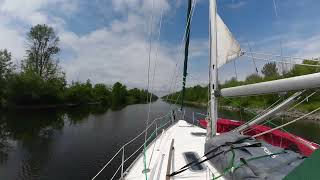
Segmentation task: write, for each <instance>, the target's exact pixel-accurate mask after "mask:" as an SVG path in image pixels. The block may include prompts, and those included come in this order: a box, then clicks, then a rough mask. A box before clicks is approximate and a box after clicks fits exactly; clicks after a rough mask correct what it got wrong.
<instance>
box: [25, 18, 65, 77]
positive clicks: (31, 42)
mask: <svg viewBox="0 0 320 180" xmlns="http://www.w3.org/2000/svg"><path fill="white" fill-rule="evenodd" d="M58 42H59V38H58V36H57V35H56V33H55V32H54V30H53V28H52V27H49V26H47V25H45V24H43V25H40V24H38V25H36V26H34V27H32V28H31V30H30V32H29V33H28V34H27V58H26V59H25V60H24V61H23V70H24V71H25V72H33V73H35V74H37V75H39V76H40V77H41V78H43V79H45V80H48V79H52V78H56V77H60V76H62V75H63V73H62V72H61V71H60V68H59V65H58V60H57V59H56V57H55V56H56V55H57V54H58V53H59V51H60V48H59V47H58Z"/></svg>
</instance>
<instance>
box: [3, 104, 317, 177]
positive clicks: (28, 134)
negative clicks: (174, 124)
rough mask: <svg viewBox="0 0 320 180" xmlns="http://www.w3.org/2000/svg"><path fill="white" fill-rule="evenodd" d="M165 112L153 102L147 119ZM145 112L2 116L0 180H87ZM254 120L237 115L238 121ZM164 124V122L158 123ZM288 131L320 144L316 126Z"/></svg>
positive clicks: (135, 108)
mask: <svg viewBox="0 0 320 180" xmlns="http://www.w3.org/2000/svg"><path fill="white" fill-rule="evenodd" d="M169 108H170V105H169V104H167V103H165V102H163V101H161V100H159V101H157V102H154V103H153V104H152V107H151V109H152V113H151V118H150V119H153V118H155V117H159V116H161V115H163V114H166V113H168V110H169ZM147 109H148V105H145V104H138V105H130V106H127V107H124V108H123V109H120V110H116V111H113V110H110V109H106V108H101V107H98V106H92V107H87V108H70V109H64V110H50V111H49V110H37V111H30V110H28V111H12V112H6V113H3V112H2V113H1V114H0V179H1V180H2V179H4V180H7V179H8V180H11V179H22V180H37V179H50V180H51V179H52V180H57V179H59V180H70V179H77V180H82V179H91V178H92V177H93V176H94V175H95V174H96V173H97V172H98V171H99V169H100V168H101V167H102V166H103V165H104V163H106V162H107V161H108V160H109V159H110V158H111V157H112V156H113V154H114V153H116V152H117V151H118V149H119V148H120V147H121V146H122V145H123V144H124V143H126V142H127V141H129V140H130V139H131V138H132V137H134V136H136V135H137V134H139V132H141V131H142V130H144V128H145V121H146V119H147V114H146V112H147ZM191 111H197V112H202V113H203V112H204V109H199V108H191V107H188V108H186V112H187V113H186V116H187V117H189V118H188V120H189V121H192V118H191V113H190V112H191ZM252 116H253V115H249V114H244V113H242V114H241V117H242V119H250V117H252ZM220 117H225V118H232V119H240V114H239V113H238V112H230V111H223V112H221V114H220ZM165 121H167V119H164V120H163V122H162V123H164V122H165ZM279 122H281V120H279ZM160 123H161V122H160ZM287 130H289V131H290V132H294V133H295V134H297V135H301V136H302V137H305V138H307V139H309V140H313V141H315V142H318V143H319V142H320V125H319V123H316V122H300V123H297V124H295V125H293V126H290V127H288V128H287ZM150 133H151V132H149V134H150ZM143 138H144V137H142V138H140V139H138V140H137V142H136V143H134V144H132V145H130V146H128V148H127V149H126V155H127V156H128V155H129V154H130V153H131V152H133V151H134V150H135V149H136V148H137V147H138V146H139V145H141V143H142V142H143ZM133 158H134V157H133ZM133 158H132V159H129V161H128V163H127V165H129V164H130V162H131V161H132V160H133ZM119 162H120V157H119V158H116V159H115V163H114V164H112V166H110V167H109V168H108V169H106V171H104V173H102V174H101V176H100V179H109V178H110V175H111V174H112V172H114V171H115V170H116V169H117V167H118V165H119V164H118V163H119Z"/></svg>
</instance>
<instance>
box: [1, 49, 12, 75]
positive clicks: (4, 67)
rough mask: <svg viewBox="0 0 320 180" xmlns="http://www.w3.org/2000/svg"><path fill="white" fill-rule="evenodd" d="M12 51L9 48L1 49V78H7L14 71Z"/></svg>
mask: <svg viewBox="0 0 320 180" xmlns="http://www.w3.org/2000/svg"><path fill="white" fill-rule="evenodd" d="M12 70H13V65H12V62H11V53H10V52H8V50H6V49H3V50H0V80H5V79H6V78H8V75H9V74H10V73H11V72H12Z"/></svg>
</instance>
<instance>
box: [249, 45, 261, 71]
mask: <svg viewBox="0 0 320 180" xmlns="http://www.w3.org/2000/svg"><path fill="white" fill-rule="evenodd" d="M247 44H248V47H249V52H250V54H251V58H252V62H253V65H254V67H255V71H256V73H257V74H259V71H258V68H257V65H256V61H255V60H254V56H253V54H252V53H251V52H252V48H251V45H250V43H249V41H247Z"/></svg>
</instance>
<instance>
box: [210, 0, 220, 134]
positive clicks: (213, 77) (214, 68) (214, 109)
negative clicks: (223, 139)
mask: <svg viewBox="0 0 320 180" xmlns="http://www.w3.org/2000/svg"><path fill="white" fill-rule="evenodd" d="M209 47H210V66H209V79H210V80H209V81H210V83H209V88H210V119H209V126H208V129H207V138H211V137H213V136H215V135H216V131H217V130H216V129H217V119H218V97H217V95H218V93H217V92H218V60H217V59H218V58H217V57H218V54H217V4H216V0H209Z"/></svg>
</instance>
